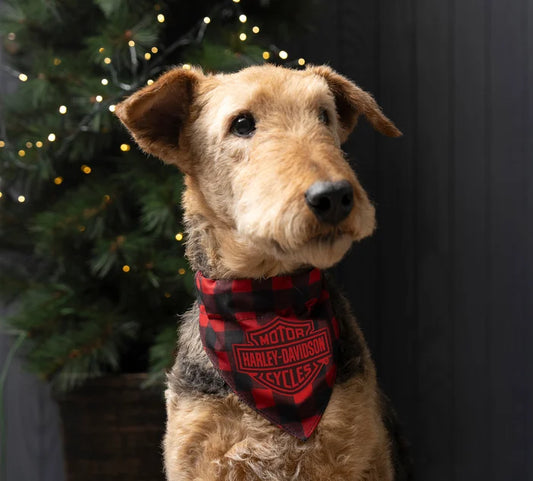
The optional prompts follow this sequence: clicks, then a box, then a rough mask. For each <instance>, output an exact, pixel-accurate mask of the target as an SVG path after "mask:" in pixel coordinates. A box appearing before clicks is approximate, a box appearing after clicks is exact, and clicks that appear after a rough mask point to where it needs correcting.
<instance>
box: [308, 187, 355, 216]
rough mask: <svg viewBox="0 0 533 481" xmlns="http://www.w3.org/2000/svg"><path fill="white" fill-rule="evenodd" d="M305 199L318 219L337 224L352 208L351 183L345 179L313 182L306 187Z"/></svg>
mask: <svg viewBox="0 0 533 481" xmlns="http://www.w3.org/2000/svg"><path fill="white" fill-rule="evenodd" d="M305 201H306V202H307V205H308V206H309V208H310V209H311V210H312V211H313V213H314V214H315V216H316V217H317V218H318V220H320V221H322V222H326V223H328V224H338V223H339V222H340V221H341V220H343V219H345V218H346V217H347V216H348V214H349V213H350V211H351V210H352V207H353V188H352V184H350V182H348V181H347V180H339V181H337V182H315V183H314V184H313V185H312V186H311V187H309V189H307V192H306V193H305Z"/></svg>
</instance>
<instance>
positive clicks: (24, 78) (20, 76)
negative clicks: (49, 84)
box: [19, 73, 28, 82]
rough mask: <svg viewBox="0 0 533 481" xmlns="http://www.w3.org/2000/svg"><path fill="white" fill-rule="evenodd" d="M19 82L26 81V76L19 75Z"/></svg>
mask: <svg viewBox="0 0 533 481" xmlns="http://www.w3.org/2000/svg"><path fill="white" fill-rule="evenodd" d="M19 80H20V81H21V82H26V80H28V76H27V75H26V74H25V73H21V74H19Z"/></svg>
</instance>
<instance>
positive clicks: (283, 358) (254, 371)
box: [233, 317, 332, 394]
mask: <svg viewBox="0 0 533 481" xmlns="http://www.w3.org/2000/svg"><path fill="white" fill-rule="evenodd" d="M246 340H247V341H248V343H247V344H235V345H234V346H233V354H234V356H235V360H236V365H237V370H238V371H240V372H242V373H246V374H249V375H250V376H252V377H253V378H254V379H256V380H257V381H258V382H260V383H261V384H263V385H264V386H266V387H268V388H270V389H272V390H273V391H276V392H279V393H282V394H295V393H298V392H300V391H301V390H302V389H304V388H305V387H306V386H308V385H309V384H310V383H311V382H313V381H314V380H315V378H316V377H317V375H318V373H319V372H320V370H321V368H322V367H323V366H324V365H327V364H328V363H329V361H330V358H331V355H332V349H331V339H330V334H329V331H328V329H327V328H321V329H317V330H314V329H313V322H312V321H300V320H297V321H296V320H295V321H291V320H290V319H282V318H281V317H277V318H275V319H274V320H273V321H272V322H270V323H269V324H268V325H266V326H265V327H262V328H261V329H256V330H254V331H250V332H248V333H247V334H246Z"/></svg>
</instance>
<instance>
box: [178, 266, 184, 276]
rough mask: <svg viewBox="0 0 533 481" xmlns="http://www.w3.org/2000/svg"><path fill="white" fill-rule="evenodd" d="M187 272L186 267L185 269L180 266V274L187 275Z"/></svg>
mask: <svg viewBox="0 0 533 481" xmlns="http://www.w3.org/2000/svg"><path fill="white" fill-rule="evenodd" d="M185 272H186V271H185V269H184V268H183V267H180V268H179V269H178V274H179V275H180V276H183V275H185Z"/></svg>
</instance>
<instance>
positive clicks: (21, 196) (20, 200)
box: [17, 195, 26, 204]
mask: <svg viewBox="0 0 533 481" xmlns="http://www.w3.org/2000/svg"><path fill="white" fill-rule="evenodd" d="M17 200H18V201H19V202H20V203H21V204H22V203H23V202H26V197H24V196H23V195H19V196H18V197H17Z"/></svg>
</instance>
